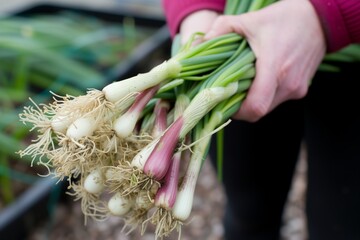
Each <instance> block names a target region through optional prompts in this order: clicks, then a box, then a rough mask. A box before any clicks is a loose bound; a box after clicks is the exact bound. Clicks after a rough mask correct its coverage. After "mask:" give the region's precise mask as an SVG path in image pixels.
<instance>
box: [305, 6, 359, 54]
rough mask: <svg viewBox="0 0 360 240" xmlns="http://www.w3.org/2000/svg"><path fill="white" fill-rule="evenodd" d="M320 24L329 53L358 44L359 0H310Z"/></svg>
mask: <svg viewBox="0 0 360 240" xmlns="http://www.w3.org/2000/svg"><path fill="white" fill-rule="evenodd" d="M310 1H311V3H312V4H313V6H314V8H315V10H316V12H317V14H318V16H319V18H320V21H321V23H322V26H323V29H324V32H325V35H326V39H327V46H328V51H329V52H334V51H336V50H339V49H341V48H342V47H345V46H346V45H348V44H351V43H360V0H310Z"/></svg>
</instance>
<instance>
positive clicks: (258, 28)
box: [205, 0, 326, 122]
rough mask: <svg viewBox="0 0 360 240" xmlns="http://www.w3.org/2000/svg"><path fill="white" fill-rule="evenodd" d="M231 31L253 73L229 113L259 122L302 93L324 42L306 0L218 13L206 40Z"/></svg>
mask: <svg viewBox="0 0 360 240" xmlns="http://www.w3.org/2000/svg"><path fill="white" fill-rule="evenodd" d="M229 32H236V33H239V34H240V35H243V36H244V37H245V38H246V39H247V41H248V43H249V44H250V47H251V48H252V50H253V51H254V54H255V56H256V59H257V60H256V76H255V79H254V81H253V84H252V86H251V87H250V90H249V92H248V94H247V97H246V99H245V100H244V102H243V104H242V106H241V107H240V110H239V111H238V112H237V113H236V114H235V115H234V116H233V117H234V118H235V119H242V120H246V121H250V122H254V121H257V120H259V119H260V118H261V117H263V116H264V115H266V114H267V113H269V112H270V111H271V110H273V109H274V108H275V107H276V106H278V105H279V104H280V103H282V102H284V101H286V100H289V99H299V98H302V97H304V96H305V95H306V93H307V91H308V86H309V81H310V80H311V79H312V77H313V76H314V74H315V72H316V69H317V68H318V65H319V64H320V62H321V61H322V59H323V57H324V55H325V52H326V46H325V45H326V44H325V37H324V33H323V31H322V28H321V25H320V21H319V19H318V17H317V15H316V12H315V10H314V9H313V6H312V5H311V3H310V1H308V0H283V1H279V2H277V3H275V4H272V5H271V6H268V7H266V8H264V9H261V10H259V11H254V12H250V13H246V14H242V15H239V16H219V17H218V18H217V19H216V21H215V22H214V24H213V26H212V28H211V29H210V31H209V32H208V33H207V34H206V35H205V39H210V38H213V37H216V36H219V35H222V34H226V33H229Z"/></svg>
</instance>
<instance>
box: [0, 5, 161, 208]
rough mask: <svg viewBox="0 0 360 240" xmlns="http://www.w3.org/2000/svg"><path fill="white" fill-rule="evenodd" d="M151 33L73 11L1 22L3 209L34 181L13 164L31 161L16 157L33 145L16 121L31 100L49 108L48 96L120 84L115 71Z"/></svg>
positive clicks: (131, 23) (0, 167)
mask: <svg viewBox="0 0 360 240" xmlns="http://www.w3.org/2000/svg"><path fill="white" fill-rule="evenodd" d="M153 31H154V30H153V29H151V28H143V27H139V26H135V22H134V20H133V19H132V18H124V20H123V22H119V23H114V22H107V21H104V20H102V19H99V18H97V17H94V16H89V15H85V14H81V13H77V12H73V11H63V12H59V13H56V14H52V15H44V14H42V15H40V14H39V15H33V16H12V17H6V18H1V19H0V114H1V117H0V144H1V148H0V207H1V206H2V205H6V204H8V203H11V202H12V201H13V200H14V199H15V198H16V196H15V192H14V190H13V188H12V182H13V180H16V181H20V182H24V183H26V184H31V183H33V182H34V181H35V179H36V177H35V176H34V175H29V174H28V173H25V172H21V171H18V170H15V169H13V165H14V164H13V163H14V161H19V160H20V161H25V162H26V165H30V161H31V159H26V158H23V159H19V156H18V155H17V154H16V152H17V151H18V150H19V149H23V148H24V146H25V145H26V141H28V139H29V137H28V135H29V127H28V126H25V125H23V124H22V123H21V122H20V121H19V120H18V114H19V112H20V111H21V109H23V106H24V105H29V104H30V103H29V98H32V99H33V100H34V101H35V102H47V101H49V100H51V98H52V94H51V93H50V91H52V92H54V93H56V94H59V95H65V94H69V95H73V96H78V95H80V94H82V93H84V91H85V90H86V89H87V88H99V87H102V86H104V85H105V83H106V82H109V81H114V80H116V79H112V78H113V77H114V76H111V74H110V73H111V71H112V70H113V68H114V67H115V66H116V65H118V64H119V63H120V62H121V61H122V60H124V59H126V57H128V56H129V54H130V53H131V52H132V51H133V49H134V48H135V47H136V46H137V45H138V44H139V43H140V42H141V41H142V40H143V39H145V38H146V37H147V36H149V35H150V34H152V33H153ZM34 174H35V173H34Z"/></svg>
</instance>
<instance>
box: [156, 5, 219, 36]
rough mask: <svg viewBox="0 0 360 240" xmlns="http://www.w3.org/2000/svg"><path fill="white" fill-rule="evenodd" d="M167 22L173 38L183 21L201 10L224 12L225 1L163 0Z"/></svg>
mask: <svg viewBox="0 0 360 240" xmlns="http://www.w3.org/2000/svg"><path fill="white" fill-rule="evenodd" d="M162 5H163V9H164V12H165V17H166V22H167V25H168V27H169V30H170V34H171V36H172V37H173V36H174V35H175V34H176V33H177V32H178V30H179V26H180V24H181V21H182V20H183V19H184V18H185V17H186V16H187V15H188V14H190V13H192V12H195V11H197V10H201V9H209V10H214V11H217V12H223V10H224V6H225V0H162Z"/></svg>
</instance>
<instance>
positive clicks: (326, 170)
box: [210, 64, 360, 240]
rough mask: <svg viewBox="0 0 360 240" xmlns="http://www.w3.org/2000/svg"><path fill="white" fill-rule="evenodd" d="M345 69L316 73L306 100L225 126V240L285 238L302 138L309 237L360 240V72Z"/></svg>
mask: <svg viewBox="0 0 360 240" xmlns="http://www.w3.org/2000/svg"><path fill="white" fill-rule="evenodd" d="M342 69H343V70H342V72H341V73H318V74H317V75H316V76H315V78H314V79H313V82H312V85H311V87H310V89H309V93H308V94H307V96H306V97H305V98H304V99H302V100H296V101H288V102H286V103H283V104H282V105H280V106H279V107H278V108H276V109H275V110H274V111H273V112H271V113H270V114H268V115H267V116H266V117H264V118H263V119H261V120H260V121H258V122H256V123H247V122H243V121H233V122H232V123H231V124H230V125H229V126H227V127H226V128H225V162H224V165H223V168H224V170H223V176H224V177H223V184H224V186H225V191H226V195H227V199H228V201H227V205H226V211H225V219H224V223H225V237H226V240H263V239H264V240H272V239H279V229H280V227H281V224H282V223H281V219H282V213H283V207H284V203H285V201H286V199H287V194H288V191H289V187H290V185H291V180H292V176H293V172H294V168H295V165H296V161H297V159H298V153H299V149H300V144H301V143H302V142H303V141H304V142H305V144H306V147H307V150H308V158H307V160H308V187H307V202H306V213H307V221H308V230H309V239H311V240H332V239H334V240H355V239H360V117H359V115H360V89H359V88H358V87H357V86H358V85H359V83H360V71H359V70H360V68H359V65H355V64H352V65H351V64H348V65H345V66H343V67H342ZM214 149H215V147H214V145H213V146H212V147H211V151H210V153H211V155H212V159H215V157H214V156H215V155H214V154H215V153H214Z"/></svg>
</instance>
